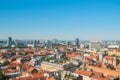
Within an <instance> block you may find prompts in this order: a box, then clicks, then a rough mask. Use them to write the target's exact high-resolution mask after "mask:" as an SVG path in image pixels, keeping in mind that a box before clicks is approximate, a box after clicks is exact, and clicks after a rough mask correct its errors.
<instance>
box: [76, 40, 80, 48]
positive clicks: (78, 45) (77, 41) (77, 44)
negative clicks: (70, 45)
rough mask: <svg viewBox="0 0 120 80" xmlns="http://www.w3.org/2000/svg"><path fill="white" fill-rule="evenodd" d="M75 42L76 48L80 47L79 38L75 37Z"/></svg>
mask: <svg viewBox="0 0 120 80" xmlns="http://www.w3.org/2000/svg"><path fill="white" fill-rule="evenodd" d="M75 44H76V46H77V48H79V47H80V43H79V38H76V40H75Z"/></svg>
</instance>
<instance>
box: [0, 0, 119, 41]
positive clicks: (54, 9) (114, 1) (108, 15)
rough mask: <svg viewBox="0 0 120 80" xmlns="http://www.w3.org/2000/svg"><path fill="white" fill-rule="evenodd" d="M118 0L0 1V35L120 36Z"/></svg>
mask: <svg viewBox="0 0 120 80" xmlns="http://www.w3.org/2000/svg"><path fill="white" fill-rule="evenodd" d="M119 9H120V1H119V0H40V1H38V0H26V1H24V0H17V1H14V0H11V1H9V0H6V1H0V26H1V27H0V28H1V29H0V31H1V32H0V39H7V37H9V36H11V37H13V38H15V39H53V38H57V39H60V40H71V39H72V40H73V39H75V38H77V37H78V38H79V39H80V40H120V37H119V35H118V34H120V31H119V29H120V23H119V21H120V10H119Z"/></svg>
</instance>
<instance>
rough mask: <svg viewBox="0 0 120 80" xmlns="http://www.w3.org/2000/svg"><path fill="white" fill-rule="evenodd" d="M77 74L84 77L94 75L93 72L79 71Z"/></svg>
mask: <svg viewBox="0 0 120 80" xmlns="http://www.w3.org/2000/svg"><path fill="white" fill-rule="evenodd" d="M75 73H76V74H79V75H84V76H91V75H92V72H89V71H85V70H77V71H76V72H75Z"/></svg>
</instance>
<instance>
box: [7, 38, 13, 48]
mask: <svg viewBox="0 0 120 80" xmlns="http://www.w3.org/2000/svg"><path fill="white" fill-rule="evenodd" d="M11 45H12V37H8V47H11Z"/></svg>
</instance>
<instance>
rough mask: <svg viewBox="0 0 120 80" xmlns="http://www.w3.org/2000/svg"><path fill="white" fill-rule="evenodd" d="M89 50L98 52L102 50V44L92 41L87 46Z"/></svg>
mask: <svg viewBox="0 0 120 80" xmlns="http://www.w3.org/2000/svg"><path fill="white" fill-rule="evenodd" d="M89 48H90V49H95V50H100V49H101V48H102V44H101V42H99V41H92V42H90V44H89Z"/></svg>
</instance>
